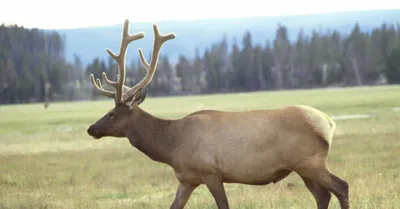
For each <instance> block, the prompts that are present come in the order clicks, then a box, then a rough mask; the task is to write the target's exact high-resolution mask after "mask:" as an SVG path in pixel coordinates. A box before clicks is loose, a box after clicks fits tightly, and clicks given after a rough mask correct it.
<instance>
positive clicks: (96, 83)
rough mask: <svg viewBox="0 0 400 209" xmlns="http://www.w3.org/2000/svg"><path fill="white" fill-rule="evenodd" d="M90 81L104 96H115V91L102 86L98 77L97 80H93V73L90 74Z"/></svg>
mask: <svg viewBox="0 0 400 209" xmlns="http://www.w3.org/2000/svg"><path fill="white" fill-rule="evenodd" d="M90 81H91V82H92V84H93V86H94V87H95V88H96V89H97V90H98V91H99V92H100V93H101V94H102V95H104V96H106V97H111V98H114V97H115V93H114V92H111V91H107V90H105V89H104V88H103V86H102V85H101V82H100V80H99V79H97V82H96V81H95V80H94V75H93V74H90Z"/></svg>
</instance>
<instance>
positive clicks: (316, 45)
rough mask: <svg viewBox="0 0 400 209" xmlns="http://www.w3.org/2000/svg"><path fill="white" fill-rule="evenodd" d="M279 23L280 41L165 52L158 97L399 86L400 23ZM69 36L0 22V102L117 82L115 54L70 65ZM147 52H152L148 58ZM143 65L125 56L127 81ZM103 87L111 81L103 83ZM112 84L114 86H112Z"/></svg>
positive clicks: (74, 93)
mask: <svg viewBox="0 0 400 209" xmlns="http://www.w3.org/2000/svg"><path fill="white" fill-rule="evenodd" d="M288 37H289V36H288V29H287V28H286V27H285V26H283V25H278V26H277V29H276V34H275V38H274V39H273V40H265V44H264V45H260V44H253V43H252V34H251V33H250V32H248V31H247V32H244V35H243V37H241V39H235V40H234V41H233V44H232V45H229V44H228V40H227V38H226V37H225V36H222V38H221V40H220V41H219V42H217V43H213V44H211V46H210V47H208V48H207V49H206V50H205V51H203V52H200V51H199V50H197V49H196V51H195V56H194V58H193V59H189V58H188V57H186V56H185V55H181V56H180V57H179V60H178V62H177V63H171V62H170V61H169V59H168V56H167V55H166V56H161V57H160V59H159V64H158V69H157V71H156V74H155V77H154V80H153V81H152V83H151V84H150V85H149V94H151V95H154V96H161V95H162V96H168V95H182V94H186V95H187V94H209V93H221V92H245V91H260V90H279V89H299V88H322V87H332V86H340V87H345V86H360V85H380V84H395V83H400V25H387V24H385V23H383V24H382V25H381V26H380V27H378V28H375V29H374V30H372V31H369V32H365V31H362V30H361V27H360V25H359V24H357V23H356V24H355V25H354V28H353V30H352V31H351V32H350V33H349V34H341V33H339V32H337V31H335V30H332V31H330V30H327V31H321V30H314V31H313V32H312V33H311V35H306V34H305V33H303V32H300V33H299V34H298V35H297V39H296V40H295V41H290V40H289V38H288ZM64 46H65V38H64V37H62V36H61V35H60V34H58V33H57V32H47V33H46V32H43V31H41V30H38V29H24V28H23V27H18V26H4V25H2V26H0V47H1V48H0V103H25V102H43V101H46V100H51V101H55V100H62V101H67V100H85V99H95V98H101V96H100V95H99V94H98V93H96V90H95V89H93V87H92V85H91V83H90V81H89V74H90V73H93V74H94V75H95V77H97V78H100V79H101V78H102V77H101V73H102V72H106V73H107V75H108V76H109V77H111V79H115V77H116V74H117V67H116V63H115V62H114V60H112V58H111V57H109V58H108V59H105V60H104V59H100V58H95V59H94V60H93V61H92V62H91V63H90V64H88V65H87V66H83V64H82V62H81V61H80V58H79V56H77V55H74V60H73V61H72V62H67V61H66V60H65V55H64ZM149 57H150V55H147V58H149ZM145 73H146V71H145V69H144V68H143V67H142V66H141V63H140V60H139V57H138V56H137V57H136V58H135V59H131V60H127V77H126V83H125V85H127V86H133V85H135V84H136V83H137V82H138V81H140V80H141V79H142V78H143V76H144V74H145ZM103 86H105V88H106V85H103ZM110 89H111V88H110Z"/></svg>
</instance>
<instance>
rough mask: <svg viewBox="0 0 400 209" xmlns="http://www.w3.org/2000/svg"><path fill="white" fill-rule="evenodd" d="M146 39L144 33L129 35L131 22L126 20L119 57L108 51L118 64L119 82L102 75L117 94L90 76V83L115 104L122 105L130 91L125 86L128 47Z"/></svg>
mask: <svg viewBox="0 0 400 209" xmlns="http://www.w3.org/2000/svg"><path fill="white" fill-rule="evenodd" d="M143 37H144V33H143V32H139V33H135V34H133V35H129V20H125V23H124V28H123V32H122V40H121V47H120V51H119V55H115V54H114V53H113V52H112V51H111V50H110V49H106V51H107V52H108V54H110V56H111V57H112V58H113V59H114V60H115V61H116V62H117V64H118V72H119V73H118V77H117V81H111V80H110V79H108V77H107V75H106V73H105V72H103V73H102V76H103V79H104V81H105V83H107V84H108V85H110V86H112V87H114V88H115V92H111V91H107V90H105V89H104V88H103V86H102V85H101V82H100V80H99V79H96V81H95V80H94V76H93V74H90V81H91V82H92V84H93V86H94V87H95V88H97V89H98V90H99V91H100V93H101V94H103V95H104V96H107V97H112V98H114V99H115V103H116V104H118V103H121V100H122V93H123V91H128V89H129V88H128V87H126V86H124V82H125V71H126V69H125V57H126V50H127V48H128V45H129V44H130V43H131V42H133V41H135V40H138V39H141V38H143Z"/></svg>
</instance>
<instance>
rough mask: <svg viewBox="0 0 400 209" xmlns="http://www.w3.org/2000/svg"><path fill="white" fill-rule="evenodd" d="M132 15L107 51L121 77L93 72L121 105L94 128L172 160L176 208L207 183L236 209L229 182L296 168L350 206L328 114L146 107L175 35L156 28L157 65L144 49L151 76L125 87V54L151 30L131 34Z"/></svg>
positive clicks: (257, 180)
mask: <svg viewBox="0 0 400 209" xmlns="http://www.w3.org/2000/svg"><path fill="white" fill-rule="evenodd" d="M128 29H129V22H128V20H126V21H125V24H124V29H123V37H122V41H121V48H120V53H119V55H115V54H114V53H112V52H111V51H110V50H108V49H107V52H108V53H109V54H110V55H111V57H113V58H114V59H115V60H116V62H117V63H118V69H119V75H118V76H117V81H110V80H109V79H108V78H107V76H106V74H105V73H103V74H102V76H103V79H104V81H105V83H107V84H108V85H111V86H113V87H115V92H112V91H107V90H105V89H104V88H103V87H102V85H101V82H100V80H99V79H96V80H95V79H94V76H93V75H90V80H91V81H92V84H93V85H94V86H95V87H96V88H97V89H98V90H99V92H100V93H101V94H103V95H104V96H107V97H111V98H114V100H115V108H113V109H112V110H110V111H109V112H108V113H107V114H106V115H105V116H104V117H102V118H101V119H99V120H98V121H97V122H96V123H95V124H93V125H91V126H90V127H89V129H88V130H87V131H88V134H89V135H91V136H93V137H94V138H96V139H98V138H101V137H104V136H113V137H127V138H128V139H129V141H130V143H131V144H132V145H133V146H134V147H136V148H137V149H138V150H140V151H141V152H143V153H144V154H146V155H147V156H148V157H150V158H151V159H152V160H154V161H158V162H161V163H165V164H168V165H169V166H171V167H172V168H173V170H174V172H175V176H176V178H177V179H178V181H179V186H178V188H177V192H176V196H175V199H174V201H173V203H172V205H171V209H181V208H183V207H184V206H185V204H186V202H187V201H188V199H189V197H190V195H191V193H192V191H193V190H194V189H195V188H196V187H198V186H199V185H200V184H205V185H206V186H207V188H208V189H209V191H210V193H211V194H212V196H213V197H214V199H215V201H216V204H217V206H218V208H219V209H228V208H229V203H228V200H227V197H226V194H225V190H224V185H223V184H224V183H241V184H248V185H267V184H269V183H276V182H278V181H280V180H282V179H283V178H285V177H286V176H288V175H289V174H290V173H291V172H296V173H297V174H298V175H299V176H300V177H301V178H302V179H303V181H304V183H305V185H306V186H307V188H308V189H309V190H310V192H311V193H312V195H313V196H314V198H315V200H316V203H317V208H318V209H327V208H328V205H329V201H330V198H331V193H333V194H334V195H335V196H336V197H337V198H338V200H339V202H340V205H341V208H342V209H347V208H349V203H348V184H347V182H345V181H344V180H342V179H340V178H339V177H337V176H335V175H334V174H333V173H332V172H331V171H330V170H329V168H328V166H327V157H328V153H329V150H330V146H331V143H332V136H333V132H334V130H335V122H334V121H332V120H331V119H330V118H329V117H328V116H327V115H326V114H324V113H322V112H321V111H319V110H317V109H314V108H312V107H308V106H301V105H299V106H288V107H284V108H280V109H271V110H251V111H244V112H224V111H216V110H203V111H198V112H194V113H191V114H189V115H187V116H185V117H183V118H181V119H177V120H166V119H161V118H157V117H154V116H152V115H151V114H149V113H148V112H146V111H144V110H143V109H141V108H140V107H139V105H140V104H141V103H142V102H143V101H144V100H145V98H146V92H147V90H146V89H147V88H146V86H147V85H148V84H149V83H150V82H151V80H152V78H153V75H154V73H155V71H156V67H157V60H158V56H159V52H160V50H161V47H162V45H163V43H165V42H166V41H168V40H171V39H174V38H175V35H174V34H171V33H170V34H167V35H161V34H160V32H159V30H158V27H157V25H153V29H154V36H155V39H154V46H153V52H152V57H151V61H150V64H148V63H147V61H146V59H145V58H144V56H143V52H142V51H141V49H139V55H140V59H141V62H142V64H143V66H144V67H145V68H146V70H147V74H146V76H145V77H144V79H143V80H142V81H140V82H139V83H138V84H137V85H136V86H134V87H132V88H130V87H127V86H125V85H124V80H125V53H126V50H127V47H128V45H129V43H130V42H132V41H134V40H137V39H140V38H143V37H144V33H136V34H133V35H129V32H128V31H129V30H128Z"/></svg>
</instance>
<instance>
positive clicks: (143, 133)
mask: <svg viewBox="0 0 400 209" xmlns="http://www.w3.org/2000/svg"><path fill="white" fill-rule="evenodd" d="M177 127H178V126H177V121H176V120H166V119H161V118H157V117H155V116H153V115H151V114H149V113H148V112H146V111H144V110H143V109H141V108H140V107H136V108H135V109H134V110H132V114H131V123H129V125H128V127H126V129H125V130H126V131H125V136H126V137H127V138H128V139H129V142H130V143H131V144H132V146H134V147H136V148H137V149H138V150H140V151H141V152H143V153H144V154H145V155H147V156H148V157H149V158H151V159H152V160H154V161H158V162H162V163H166V164H169V165H171V163H172V154H173V152H174V150H175V148H176V146H177V136H178V128H177Z"/></svg>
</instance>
